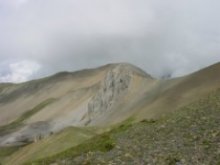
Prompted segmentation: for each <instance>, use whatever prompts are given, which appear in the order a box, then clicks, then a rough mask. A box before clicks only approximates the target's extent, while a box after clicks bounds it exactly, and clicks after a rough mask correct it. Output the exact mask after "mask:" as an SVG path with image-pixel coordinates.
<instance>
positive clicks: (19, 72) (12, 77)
mask: <svg viewBox="0 0 220 165" xmlns="http://www.w3.org/2000/svg"><path fill="white" fill-rule="evenodd" d="M7 67H8V68H7V72H6V73H4V74H3V73H2V75H1V73H0V82H15V83H20V82H24V81H27V80H29V79H30V78H31V77H32V76H34V74H36V73H37V71H39V69H40V68H41V66H40V65H39V64H37V63H36V62H33V61H27V60H24V61H18V62H12V63H10V64H8V66H7Z"/></svg>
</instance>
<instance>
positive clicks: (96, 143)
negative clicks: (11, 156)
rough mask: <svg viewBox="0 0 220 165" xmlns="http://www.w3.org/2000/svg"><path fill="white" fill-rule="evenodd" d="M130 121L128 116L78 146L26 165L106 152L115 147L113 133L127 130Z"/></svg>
mask: <svg viewBox="0 0 220 165" xmlns="http://www.w3.org/2000/svg"><path fill="white" fill-rule="evenodd" d="M132 123H133V118H129V119H127V120H125V121H123V122H121V123H119V124H117V125H115V126H113V127H112V128H111V130H110V131H109V132H105V133H102V134H100V135H96V136H94V137H93V138H91V139H89V140H87V141H85V142H84V143H82V144H80V145H78V146H75V147H72V148H70V149H67V150H66V151H64V152H61V153H59V154H56V155H53V156H50V157H47V158H43V159H39V160H37V161H34V162H27V163H26V165H31V164H34V165H38V164H39V165H40V164H50V163H53V162H55V161H59V160H62V159H64V158H69V159H71V158H73V157H76V156H79V155H82V154H86V153H89V152H96V151H100V152H103V153H105V152H108V151H110V150H112V149H113V148H115V144H116V141H115V139H114V137H113V136H114V135H115V134H118V133H121V132H124V131H126V130H128V129H129V128H130V127H131V126H132V125H133V124H132Z"/></svg>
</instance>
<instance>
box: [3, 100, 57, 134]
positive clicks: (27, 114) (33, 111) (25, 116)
mask: <svg viewBox="0 0 220 165" xmlns="http://www.w3.org/2000/svg"><path fill="white" fill-rule="evenodd" d="M54 101H55V99H53V98H51V99H47V100H45V101H43V102H42V103H40V104H39V105H37V106H35V107H34V108H33V109H31V110H28V111H27V112H25V113H24V114H22V115H21V116H20V117H19V118H18V119H16V120H15V121H13V122H11V123H10V124H8V125H5V126H0V135H4V134H7V133H10V132H12V131H13V130H15V129H17V128H19V127H21V126H22V125H23V122H24V121H25V120H26V119H28V118H29V117H31V116H32V115H34V114H36V113H37V112H39V111H40V110H42V109H43V108H45V107H46V106H47V105H49V104H51V103H53V102H54Z"/></svg>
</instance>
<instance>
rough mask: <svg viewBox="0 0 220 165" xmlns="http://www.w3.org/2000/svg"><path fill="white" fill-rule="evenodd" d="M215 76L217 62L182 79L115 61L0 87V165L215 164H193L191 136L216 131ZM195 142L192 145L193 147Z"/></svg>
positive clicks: (217, 81)
mask: <svg viewBox="0 0 220 165" xmlns="http://www.w3.org/2000/svg"><path fill="white" fill-rule="evenodd" d="M219 71H220V64H215V65H213V66H210V67H207V68H204V69H202V70H200V71H198V72H195V73H193V74H190V75H188V76H185V77H180V78H175V79H161V80H159V79H155V78H153V77H152V76H150V75H148V74H147V73H145V72H144V71H142V70H141V69H139V68H137V67H135V66H133V65H131V64H125V63H120V64H109V65H106V66H103V67H100V68H95V69H87V70H82V71H77V72H73V73H69V72H62V73H58V74H56V75H53V76H51V77H46V78H43V79H39V80H33V81H30V82H26V83H21V84H0V162H2V163H3V164H14V162H15V161H16V163H17V164H18V165H19V164H24V163H25V162H32V161H35V160H40V161H38V163H39V162H40V163H42V164H45V163H43V162H44V161H46V162H48V163H51V162H54V161H55V162H57V163H58V164H65V163H63V162H67V163H69V164H71V162H75V164H77V163H78V164H83V163H86V162H87V161H86V160H88V162H89V163H91V164H97V163H100V164H104V163H108V164H111V163H113V164H117V163H119V162H121V163H123V162H124V163H128V162H132V163H133V164H135V163H137V164H146V163H149V164H158V162H159V164H163V162H164V164H166V163H167V162H169V161H171V160H173V159H174V160H176V163H177V164H181V163H182V164H184V163H185V164H189V162H190V161H191V162H194V163H195V164H200V163H201V162H203V161H204V164H210V163H211V164H212V163H217V160H218V158H214V157H211V158H210V159H209V158H208V157H207V159H206V158H205V160H204V159H202V158H201V157H202V156H204V157H205V155H208V154H209V153H206V151H204V148H203V147H204V146H203V145H202V146H201V145H200V143H201V141H199V140H198V139H197V138H195V140H194V141H193V140H192V139H193V138H191V136H199V137H201V138H205V137H206V134H209V132H207V131H210V130H211V128H213V131H214V132H215V133H216V131H217V130H218V129H219V127H218V126H217V124H216V125H215V123H218V121H217V119H218V111H219V107H218V105H219V104H218V103H219V99H218V98H219V97H218V94H219V90H218V89H219V88H220V77H219ZM213 91H216V92H213ZM214 98H215V99H214ZM201 100H203V101H201ZM190 109H191V110H190ZM209 109H210V112H209ZM212 110H213V111H212ZM202 115H203V116H202ZM197 117H198V118H197ZM215 117H216V118H215ZM203 118H207V120H205V119H204V120H203ZM212 122H213V123H212ZM184 124H185V125H184ZM193 125H194V126H195V128H194V127H192V126H193ZM203 126H204V128H203ZM191 127H192V128H191ZM209 127H210V129H208V128H209ZM188 129H189V130H190V132H192V135H190V138H189V137H186V136H187V135H186V133H187V134H188V133H189V132H187V131H188ZM191 130H192V131H191ZM199 130H201V131H199ZM197 131H198V132H197ZM217 132H218V131H217ZM218 135H219V134H218V133H217V135H216V136H217V137H218ZM207 136H208V135H207ZM185 137H186V138H185ZM184 138H185V139H184ZM208 138H209V137H208ZM88 139H91V141H90V140H88ZM190 139H191V140H190ZM209 139H210V140H211V144H213V145H211V150H209V152H210V153H212V152H216V153H215V154H213V155H214V156H215V157H218V156H219V155H218V151H217V149H216V147H219V146H218V139H217V141H215V140H216V139H212V138H211V137H210V138H209ZM203 140H205V139H203ZM64 142H65V143H64ZM91 142H96V144H94V143H91ZM197 142H198V143H199V147H198V148H193V146H194V147H195V145H196V144H194V143H197ZM81 145H82V146H81ZM80 146H81V148H85V150H81V149H79V147H80ZM180 149H181V150H180ZM42 150H45V153H44V152H42ZM178 150H179V151H178ZM46 151H47V152H46ZM167 151H169V152H167ZM187 151H190V152H191V151H193V152H196V153H198V154H199V156H197V157H199V158H198V159H196V158H194V157H193V158H192V157H189V156H188V155H187ZM200 151H201V154H200ZM190 152H189V153H190ZM63 153H64V155H63ZM168 153H170V156H171V157H172V158H171V160H169V154H168ZM158 154H159V155H158ZM216 154H217V155H216ZM54 155H56V156H55V159H54V157H53V156H54ZM157 155H158V156H157ZM173 155H176V156H173ZM45 157H46V159H44V158H45ZM47 157H49V158H47ZM173 157H175V158H173ZM50 158H51V159H50ZM52 158H53V159H52ZM56 158H59V159H56ZM102 158H103V161H104V163H103V162H102ZM112 159H113V161H112V162H111V160H112ZM145 159H146V160H145ZM200 159H201V160H200ZM211 159H213V161H214V160H215V161H214V162H212V160H211ZM42 161H43V162H42ZM196 161H197V162H196ZM198 162H199V163H198ZM171 163H172V161H171ZM168 164H169V163H168Z"/></svg>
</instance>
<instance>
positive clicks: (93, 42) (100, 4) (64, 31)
mask: <svg viewBox="0 0 220 165" xmlns="http://www.w3.org/2000/svg"><path fill="white" fill-rule="evenodd" d="M219 6H220V1H217V0H211V1H210V0H209V1H208V0H185V1H175V0H167V1H163V0H136V1H133V0H117V1H113V0H93V1H91V0H80V1H78V0H62V1H60V0H0V36H1V37H0V82H23V81H28V80H31V79H35V78H40V77H43V76H47V75H50V74H54V73H56V72H60V71H75V70H80V69H84V68H91V67H97V66H101V65H105V64H108V63H118V62H128V63H132V64H134V65H137V66H138V67H141V68H142V69H144V70H145V71H146V72H147V73H149V74H151V75H152V76H154V77H157V78H160V77H163V76H166V75H171V76H172V77H179V76H183V75H186V74H189V73H191V72H194V71H196V70H199V69H201V68H204V67H206V66H208V65H211V64H213V63H217V62H219V61H220V54H219V52H220V46H219V45H220V17H219V15H220V11H219Z"/></svg>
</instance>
